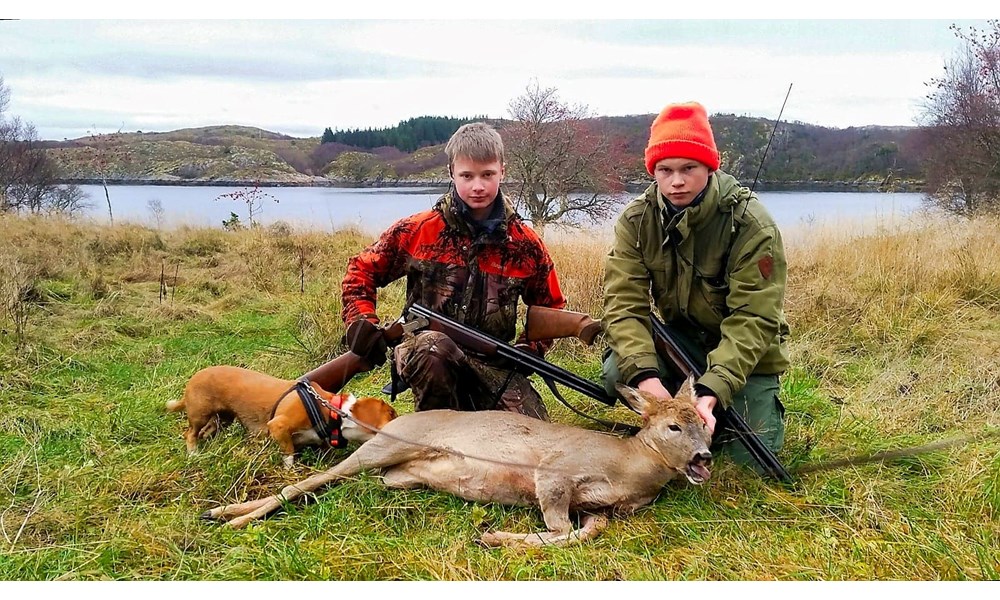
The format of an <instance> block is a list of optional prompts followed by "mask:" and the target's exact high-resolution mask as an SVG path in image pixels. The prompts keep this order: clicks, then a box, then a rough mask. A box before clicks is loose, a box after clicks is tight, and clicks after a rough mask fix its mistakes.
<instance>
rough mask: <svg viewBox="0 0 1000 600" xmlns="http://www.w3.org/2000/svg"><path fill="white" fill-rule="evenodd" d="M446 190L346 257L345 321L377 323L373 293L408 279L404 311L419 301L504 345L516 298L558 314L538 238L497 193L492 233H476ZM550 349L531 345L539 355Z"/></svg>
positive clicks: (551, 274) (555, 288) (559, 300)
mask: <svg viewBox="0 0 1000 600" xmlns="http://www.w3.org/2000/svg"><path fill="white" fill-rule="evenodd" d="M453 194H454V191H451V192H449V193H447V194H445V195H444V196H442V197H441V198H440V199H439V200H438V201H437V203H436V204H435V206H434V208H433V209H432V210H429V211H426V212H422V213H418V214H415V215H412V216H410V217H406V218H404V219H400V220H399V221H397V222H396V223H394V224H393V225H392V226H391V227H389V229H387V230H386V231H385V232H384V233H383V234H382V235H381V236H380V237H379V239H378V240H376V241H375V242H374V243H373V244H372V245H370V246H368V247H367V248H366V249H364V250H363V251H362V252H361V253H360V254H358V255H357V256H355V257H353V258H351V259H350V260H349V261H348V264H347V273H346V274H345V276H344V280H343V284H342V286H341V287H342V295H343V312H342V315H343V318H344V322H345V323H351V322H352V321H354V320H355V319H359V318H367V319H369V320H372V321H373V322H376V323H377V322H378V317H377V316H376V312H375V306H376V298H377V290H378V288H381V287H384V286H386V285H388V284H390V283H392V282H393V281H395V280H397V279H399V278H401V277H404V276H405V277H406V306H407V307H408V306H410V305H411V304H412V303H414V302H418V303H420V304H422V305H423V306H425V307H427V308H429V309H431V310H434V311H436V312H439V313H441V314H443V315H445V316H448V317H451V318H452V319H455V320H456V321H459V322H461V323H464V324H465V325H468V326H470V327H473V328H475V329H478V330H479V331H482V332H484V333H487V334H489V335H491V336H493V337H495V338H498V339H501V340H503V341H507V342H509V341H511V340H513V339H514V335H515V332H516V327H517V303H518V298H521V299H523V301H524V302H525V304H527V305H540V306H546V307H551V308H560V309H561V308H564V307H565V306H566V299H565V298H564V297H563V294H562V291H561V290H560V288H559V280H558V278H557V277H556V272H555V267H554V265H553V263H552V259H551V258H550V256H549V253H548V250H547V249H546V248H545V245H544V244H543V243H542V241H541V239H540V238H539V237H538V235H537V234H536V233H535V232H534V231H533V230H532V229H531V228H529V227H528V226H527V225H525V223H524V222H523V221H522V220H521V217H520V216H519V215H518V214H517V212H516V211H515V210H514V208H513V207H512V206H511V205H510V204H509V203H507V202H506V200H505V199H504V197H503V194H502V193H501V194H499V195H498V196H497V199H496V202H500V203H501V205H500V207H498V209H497V219H496V222H495V223H494V225H495V227H494V228H492V230H490V229H485V230H483V229H479V228H477V227H475V226H474V225H473V223H472V222H470V220H469V218H468V217H467V216H466V215H465V210H463V209H464V208H465V205H464V203H462V201H461V199H459V198H458V197H457V196H453ZM548 345H550V344H542V343H537V342H536V343H532V344H531V346H532V349H533V350H535V351H536V352H537V353H538V354H539V355H541V354H542V353H543V352H544V351H545V350H546V349H547V346H548Z"/></svg>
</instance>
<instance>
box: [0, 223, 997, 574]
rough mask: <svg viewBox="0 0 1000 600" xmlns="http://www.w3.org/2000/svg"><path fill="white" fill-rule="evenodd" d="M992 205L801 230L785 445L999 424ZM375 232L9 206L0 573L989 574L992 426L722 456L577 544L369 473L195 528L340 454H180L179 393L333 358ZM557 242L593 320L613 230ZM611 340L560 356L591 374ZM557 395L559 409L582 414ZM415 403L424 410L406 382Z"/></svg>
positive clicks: (289, 373) (241, 448)
mask: <svg viewBox="0 0 1000 600" xmlns="http://www.w3.org/2000/svg"><path fill="white" fill-rule="evenodd" d="M998 225H1000V220H997V219H979V220H976V221H961V222H959V221H933V222H928V223H926V224H921V223H916V224H910V225H907V226H905V227H904V226H902V224H900V226H898V227H893V228H886V229H883V230H880V231H877V232H875V233H870V234H867V235H859V234H858V233H856V232H852V231H849V230H845V229H820V228H811V229H810V230H809V231H808V232H806V234H804V235H796V233H797V232H789V233H790V235H788V236H786V239H788V240H789V241H788V243H787V245H786V247H787V251H788V257H789V263H790V271H789V287H788V294H787V304H786V310H787V312H788V317H789V321H790V324H791V326H792V330H793V331H792V340H791V345H790V349H791V352H792V356H793V364H794V366H793V370H792V372H790V373H789V375H788V376H787V377H786V378H785V390H784V391H785V396H786V406H787V407H788V408H789V429H788V439H787V441H786V448H785V449H784V450H783V451H782V453H781V456H782V458H783V459H785V460H787V461H789V464H793V465H794V464H802V463H805V464H810V463H814V462H816V461H820V460H823V459H824V458H827V457H831V458H833V457H842V456H845V455H853V454H858V453H863V452H865V451H868V450H882V449H887V448H893V447H898V446H900V445H907V444H908V443H910V442H911V441H912V442H914V443H924V442H927V441H932V440H936V439H940V438H942V437H948V436H952V435H955V434H957V433H960V432H976V431H980V430H982V429H984V428H989V427H992V428H994V429H995V428H996V426H997V425H998V419H1000V359H998V358H997V357H998V356H1000V352H998V350H1000V315H998V312H1000V300H998V297H1000V274H998V267H997V263H996V261H997V257H1000V248H998V245H1000V242H998V241H997V239H996V236H995V232H996V231H997V229H998ZM371 238H372V236H371V235H370V234H364V233H361V232H358V231H353V230H348V231H338V232H335V233H333V234H329V233H322V232H315V231H305V230H298V229H293V228H290V227H283V226H276V227H270V228H263V229H255V230H251V231H238V232H225V231H221V230H214V229H196V228H178V229H172V230H163V231H155V230H151V229H147V228H142V227H136V226H131V225H126V224H122V225H115V226H114V227H107V226H95V225H92V224H89V223H85V222H73V221H58V220H43V219H26V218H18V217H11V216H0V260H4V261H5V264H15V262H16V263H17V264H20V265H25V266H27V267H30V269H28V270H26V271H23V273H27V274H28V275H27V276H26V277H25V276H22V277H21V279H22V280H24V282H25V284H26V285H27V287H28V289H29V290H30V293H29V294H28V295H27V297H26V306H27V307H28V309H29V311H28V313H27V320H26V324H25V328H24V339H25V342H26V344H25V348H22V349H17V348H15V345H14V344H12V343H11V341H10V338H9V337H0V375H2V377H0V452H2V453H3V456H4V457H5V459H7V460H5V461H0V489H2V490H4V491H5V492H9V493H8V496H9V498H10V499H9V500H4V504H3V505H2V506H0V548H2V549H3V551H2V552H0V578H2V579H54V578H69V579H73V578H76V579H101V578H111V579H322V578H333V579H336V578H356V579H434V578H443V579H584V580H586V579H664V578H672V579H961V578H973V579H990V578H996V577H997V568H996V561H995V557H996V555H997V553H998V550H1000V524H998V521H997V519H998V518H1000V460H998V459H997V454H996V452H997V443H996V441H993V442H992V443H981V444H979V443H977V444H969V445H967V446H964V447H961V448H959V449H956V450H954V451H951V452H948V453H939V454H937V455H929V456H923V457H919V458H915V459H910V460H908V461H903V462H902V463H900V464H895V465H872V466H868V467H864V468H850V469H840V470H837V471H821V472H818V473H814V474H810V475H807V476H803V477H802V478H801V480H800V481H799V482H798V483H797V484H796V485H795V486H794V487H792V488H790V489H786V488H782V487H778V486H775V485H774V484H772V483H770V482H767V481H764V480H762V479H760V478H758V477H757V476H755V475H753V474H751V473H749V472H746V471H744V470H741V469H739V468H738V467H736V466H735V465H733V464H732V463H727V462H725V461H720V463H719V464H718V465H717V466H716V468H715V469H714V475H713V479H712V482H711V484H709V485H707V486H703V487H701V488H692V487H689V486H684V485H680V484H678V485H669V486H667V488H666V489H665V490H664V492H663V493H662V494H661V496H660V498H659V499H658V500H657V501H656V502H655V503H654V504H653V505H651V506H650V507H647V508H646V509H643V510H641V511H639V512H638V513H637V514H635V515H632V516H629V517H627V518H619V519H615V520H613V521H612V524H611V527H610V528H609V529H608V531H606V532H605V533H604V534H603V535H602V536H601V538H599V539H598V540H596V541H595V543H594V544H592V545H589V546H585V547H580V548H571V549H554V548H552V549H539V550H537V551H530V552H527V553H524V552H517V551H511V550H502V551H487V550H483V549H481V548H479V547H478V546H476V544H475V543H474V541H473V540H475V539H476V538H477V537H478V536H479V534H480V533H481V530H482V529H483V528H495V529H506V530H511V529H513V530H525V531H529V530H533V529H537V528H538V527H540V526H541V523H540V518H539V515H538V513H537V511H534V510H532V509H526V508H511V507H499V506H485V507H484V506H478V505H473V504H471V503H467V502H464V501H461V500H458V499H455V498H452V497H450V496H446V495H444V494H437V493H434V492H428V491H407V492H400V491H388V490H385V489H383V488H382V487H381V486H380V485H379V484H378V481H377V479H376V478H374V477H370V476H364V477H359V478H357V479H355V480H352V481H349V482H345V483H344V484H343V485H342V486H340V487H338V488H336V489H334V490H330V491H328V492H324V493H322V495H320V496H319V500H320V501H319V502H311V503H308V504H307V505H303V506H301V507H295V508H292V507H290V508H289V509H288V510H286V511H284V512H283V513H282V514H281V515H279V516H277V517H276V518H274V519H270V520H267V521H264V522H261V523H260V524H259V525H256V526H254V527H251V528H250V529H248V530H246V531H243V532H233V531H229V530H224V529H219V528H214V527H210V526H206V525H205V524H203V523H201V522H199V521H198V519H197V515H198V513H199V512H200V511H202V510H204V509H205V508H208V507H210V506H212V505H214V504H215V503H224V502H234V501H242V500H247V499H252V498H256V497H259V496H261V495H264V494H267V493H271V492H273V491H274V490H276V489H278V488H280V487H281V485H284V484H287V483H291V482H292V481H294V480H298V479H301V478H302V477H303V476H305V475H308V474H310V473H312V472H314V471H316V470H319V469H323V468H327V467H328V466H329V465H330V463H332V462H334V461H336V460H338V459H339V458H340V455H337V456H331V455H310V456H307V457H305V460H304V461H303V462H302V464H301V465H299V466H298V467H297V470H296V471H295V472H293V473H288V472H285V471H283V470H282V469H281V467H280V457H279V456H278V453H277V452H276V450H275V448H274V447H273V445H270V444H268V443H267V442H266V441H263V440H256V439H249V438H246V437H245V436H243V435H242V434H241V432H240V431H239V428H236V427H234V428H230V430H228V431H227V432H226V433H225V434H224V435H222V436H220V437H219V438H217V439H216V440H213V442H212V443H211V444H208V445H206V448H205V451H204V452H203V453H202V454H200V455H198V456H196V457H194V458H190V459H189V458H187V457H186V456H185V455H184V450H183V442H182V440H181V431H182V429H183V423H182V419H181V417H179V416H177V415H165V414H164V412H163V402H164V401H165V400H166V399H169V398H172V397H176V395H177V394H179V393H180V390H181V389H182V388H183V385H184V382H185V381H186V380H187V378H188V377H189V376H190V375H191V374H192V373H193V372H195V371H196V370H198V369H200V368H202V367H204V366H207V365H209V364H222V363H228V364H242V365H245V366H248V367H250V368H255V369H258V370H261V371H266V372H270V373H272V374H274V375H277V376H284V377H294V376H296V375H298V374H301V373H302V372H305V371H306V370H308V368H312V367H313V366H315V365H316V364H317V363H318V362H319V361H321V360H324V359H326V358H328V357H329V356H330V355H331V354H332V353H335V352H337V351H338V350H339V346H338V340H339V338H340V336H341V335H342V333H343V324H342V323H341V322H340V316H339V312H340V294H339V286H340V281H341V279H342V277H343V273H344V268H345V264H346V261H347V258H348V257H349V256H351V255H352V254H354V253H356V252H357V251H359V250H360V249H361V248H362V247H363V246H364V245H365V244H367V243H369V242H370V241H371ZM547 243H548V245H549V248H550V251H551V253H552V256H553V258H554V260H555V263H556V267H557V270H558V272H559V275H560V279H561V281H562V285H563V288H564V291H565V293H566V295H567V296H568V298H569V302H570V308H572V309H574V310H581V311H585V312H588V313H590V314H592V315H594V316H599V315H600V313H601V305H602V301H601V293H602V292H601V288H602V270H603V258H604V254H605V252H606V250H607V248H608V247H609V245H610V238H609V237H608V236H607V234H594V233H580V232H573V233H560V232H558V231H556V230H553V231H551V232H548V235H547ZM161 270H162V271H163V272H164V274H165V283H166V286H167V297H166V298H165V299H163V300H162V301H161V299H160V296H159V286H160V273H161ZM303 272H304V273H305V286H304V291H303V290H302V287H301V284H302V281H301V279H300V278H301V276H302V274H303ZM175 274H176V277H175ZM402 303H403V285H402V282H397V283H396V284H393V285H392V286H390V287H389V288H388V289H386V290H383V291H382V292H381V293H380V305H379V312H380V314H381V315H382V317H383V319H385V320H388V319H392V318H394V317H396V316H398V315H399V311H400V309H401V307H402ZM0 318H2V317H0ZM7 326H8V325H7V322H6V321H4V322H0V329H4V328H5V327H7ZM577 346H579V344H577ZM598 352H599V350H597V349H593V350H591V349H588V350H586V351H580V352H577V353H576V354H572V353H567V352H557V353H554V354H553V360H554V361H556V362H557V363H558V364H561V365H563V366H566V367H567V368H570V369H571V370H577V371H579V372H581V373H586V374H589V376H590V377H596V371H597V369H598V367H597V365H598V360H599V358H598ZM387 377H388V373H387V371H386V370H385V369H384V368H383V369H382V370H379V371H376V372H373V373H372V374H371V375H370V376H365V377H359V378H356V379H355V380H354V381H352V386H355V389H356V390H357V391H360V392H361V393H369V392H374V391H376V390H377V389H378V388H380V387H381V386H382V385H383V384H384V383H385V381H386V379H387ZM539 387H541V386H539ZM542 393H543V395H545V397H546V398H547V401H548V404H549V406H550V407H551V408H552V414H553V415H554V417H555V418H556V419H557V420H565V421H566V422H573V421H572V418H573V417H572V415H569V414H568V411H566V410H563V408H562V407H561V406H560V405H558V404H557V403H556V402H555V401H554V399H552V398H551V396H550V395H549V394H548V392H547V391H545V390H543V392H542ZM398 402H400V403H401V404H400V405H399V408H400V409H401V410H402V411H403V412H406V411H407V410H408V409H409V405H408V402H409V400H408V397H407V396H405V395H404V397H402V398H400V399H399V400H398ZM8 457H9V458H8ZM22 524H24V526H23V529H22V527H21V526H22ZM19 530H21V533H20V534H18V531H19ZM331 556H336V557H337V559H336V560H331V559H330V557H331Z"/></svg>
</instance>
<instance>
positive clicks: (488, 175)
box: [451, 156, 503, 221]
mask: <svg viewBox="0 0 1000 600" xmlns="http://www.w3.org/2000/svg"><path fill="white" fill-rule="evenodd" d="M451 180H452V181H453V182H454V183H455V190H456V191H457V192H458V197H459V198H461V199H462V202H465V205H466V206H468V207H469V211H470V213H471V214H472V218H473V219H475V220H477V221H481V220H483V219H485V218H486V217H488V216H490V211H491V210H492V209H493V201H494V200H496V198H497V194H498V193H499V192H500V182H501V181H503V165H502V164H500V161H498V160H492V161H489V162H477V161H474V160H472V159H470V158H466V157H464V156H457V157H455V162H454V164H452V166H451Z"/></svg>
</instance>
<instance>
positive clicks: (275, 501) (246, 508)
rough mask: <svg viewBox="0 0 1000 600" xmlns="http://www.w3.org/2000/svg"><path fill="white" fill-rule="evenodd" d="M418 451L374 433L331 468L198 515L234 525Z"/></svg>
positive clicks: (403, 458) (239, 524)
mask: <svg viewBox="0 0 1000 600" xmlns="http://www.w3.org/2000/svg"><path fill="white" fill-rule="evenodd" d="M420 451H421V448H419V447H417V446H411V445H409V444H399V443H398V442H396V441H395V440H392V439H389V438H379V437H378V436H376V437H375V438H373V439H371V440H370V441H368V442H366V443H364V444H362V445H361V447H360V448H358V449H357V450H356V451H355V452H354V454H352V455H350V456H348V457H347V458H346V459H344V460H343V461H341V462H340V463H339V464H338V465H336V466H335V467H333V468H332V469H329V470H327V471H324V472H322V473H317V474H316V475H313V476H312V477H309V478H307V479H304V480H302V481H300V482H298V483H293V484H291V485H287V486H285V487H284V488H283V489H282V490H281V491H280V492H279V493H277V494H275V495H274V496H270V497H267V498H262V499H260V500H252V501H250V502H242V503H238V504H228V505H226V506H220V507H218V508H213V509H212V510H209V511H206V512H205V513H202V515H201V516H202V518H204V519H213V520H221V521H228V525H229V526H230V527H233V528H237V529H238V528H241V527H243V526H245V525H246V524H247V523H249V522H250V521H253V520H254V519H259V518H261V517H264V516H266V515H268V514H269V513H271V512H273V511H275V510H277V509H278V508H280V507H281V505H282V504H284V503H285V502H292V501H294V500H296V499H297V498H300V497H301V496H304V495H305V494H308V493H309V492H312V491H314V490H317V489H319V488H320V487H323V486H324V485H326V484H328V483H330V482H333V481H336V480H339V479H344V478H346V477H351V476H353V475H357V474H358V473H361V472H362V471H366V470H368V469H377V468H383V467H388V466H392V465H395V464H399V463H400V462H403V461H405V460H408V459H409V458H412V457H413V456H415V455H416V454H418V453H419V452H420Z"/></svg>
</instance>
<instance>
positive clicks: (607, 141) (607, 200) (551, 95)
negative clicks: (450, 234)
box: [501, 82, 627, 235]
mask: <svg viewBox="0 0 1000 600" xmlns="http://www.w3.org/2000/svg"><path fill="white" fill-rule="evenodd" d="M508 111H509V113H510V117H511V121H509V122H507V123H506V124H505V125H504V126H503V127H502V130H501V134H502V136H503V139H504V150H505V154H506V171H507V172H506V175H507V180H508V181H511V182H512V183H511V185H510V187H509V188H508V190H509V193H510V195H511V197H512V199H513V201H514V203H515V205H516V206H517V207H518V209H519V210H521V211H522V213H523V214H524V215H525V218H527V219H528V220H530V221H531V223H532V226H533V227H534V228H535V230H536V231H537V232H538V233H539V235H544V231H545V227H546V226H548V225H550V224H555V223H558V224H561V225H569V226H577V225H581V224H583V222H585V221H590V222H593V223H597V222H600V221H602V220H604V219H607V218H608V217H609V216H611V215H612V214H613V212H614V211H615V209H616V208H617V207H618V205H619V204H620V203H621V200H622V198H621V197H620V195H619V193H620V192H621V191H623V190H624V182H623V176H624V172H623V167H624V166H625V165H627V161H626V160H625V158H624V148H625V144H624V141H623V140H620V139H617V138H616V137H614V136H612V135H610V134H609V133H608V132H606V131H604V130H603V129H602V128H600V127H599V126H598V125H597V121H596V120H594V119H592V118H591V115H590V113H589V111H588V109H587V107H586V106H570V105H569V104H567V103H565V102H563V101H562V100H560V99H559V96H558V91H557V90H556V88H554V87H550V88H542V87H540V86H539V84H538V83H537V82H534V83H532V84H529V85H528V87H527V88H526V90H525V93H524V94H523V95H521V96H519V97H517V98H515V99H514V100H513V101H511V103H510V105H509V107H508Z"/></svg>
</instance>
